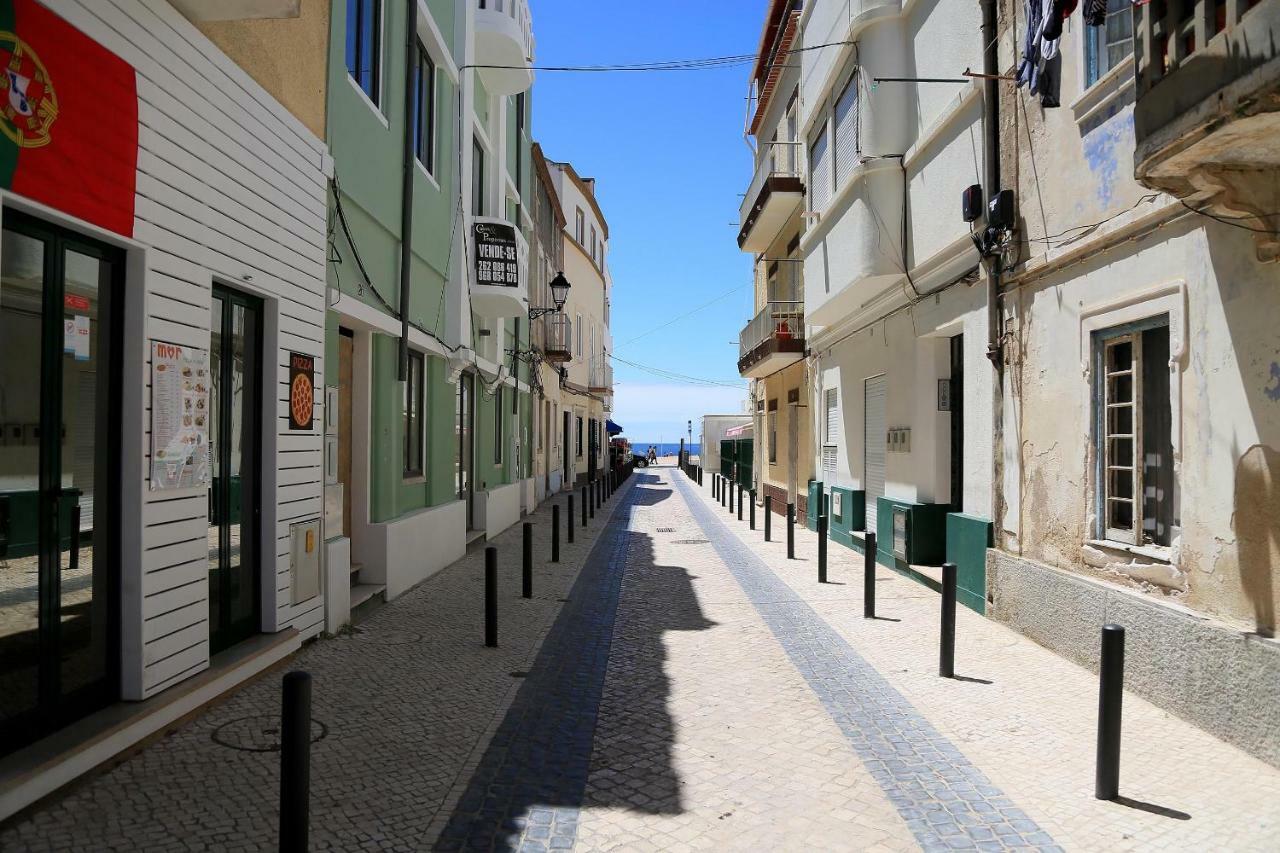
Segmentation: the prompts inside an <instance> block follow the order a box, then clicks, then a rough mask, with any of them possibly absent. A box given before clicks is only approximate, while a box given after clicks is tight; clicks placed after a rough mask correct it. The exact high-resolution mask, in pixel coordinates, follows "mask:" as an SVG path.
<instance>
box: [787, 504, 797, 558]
mask: <svg viewBox="0 0 1280 853" xmlns="http://www.w3.org/2000/svg"><path fill="white" fill-rule="evenodd" d="M795 558H796V505H795V504H793V503H791V502H790V501H788V502H787V559H788V560H794V559H795Z"/></svg>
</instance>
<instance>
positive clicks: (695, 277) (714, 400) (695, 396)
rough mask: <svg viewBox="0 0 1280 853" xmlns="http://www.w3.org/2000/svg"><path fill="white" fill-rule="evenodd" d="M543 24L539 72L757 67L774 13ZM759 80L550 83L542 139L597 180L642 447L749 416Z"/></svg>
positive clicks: (634, 9) (630, 10) (613, 11)
mask: <svg viewBox="0 0 1280 853" xmlns="http://www.w3.org/2000/svg"><path fill="white" fill-rule="evenodd" d="M530 10H531V13H532V16H533V31H534V38H535V39H536V41H537V47H536V51H537V55H536V57H535V64H536V65H606V64H617V63H635V62H650V61H658V60H668V59H688V58H703V57H711V56H728V55H736V54H754V52H755V51H756V48H757V47H758V45H759V40H760V31H761V27H762V26H763V23H764V12H765V0H703V2H699V3H690V2H688V0H681V2H674V0H640V1H639V2H636V0H632V2H605V3H601V2H599V0H530ZM750 73H751V66H750V64H743V65H731V66H728V67H724V68H715V69H712V70H702V71H673V72H662V73H653V72H617V73H583V72H552V71H537V72H536V76H535V79H534V88H533V97H532V103H533V115H532V128H533V135H534V138H535V139H536V140H537V141H539V142H541V143H542V147H543V150H544V151H545V152H546V155H547V157H549V158H551V159H554V160H568V161H569V162H571V163H573V165H574V168H575V169H577V171H578V173H579V174H580V175H583V176H587V177H594V178H596V194H597V199H598V200H599V202H600V207H601V209H602V210H603V212H604V215H605V218H606V219H607V220H608V222H609V266H610V272H611V274H612V276H613V302H612V312H611V316H610V323H611V326H612V332H613V342H614V354H615V359H614V363H613V365H614V368H613V380H614V409H613V420H614V421H616V422H617V423H619V424H621V425H622V427H623V428H624V430H625V433H624V434H625V435H626V436H627V437H628V438H630V439H631V440H632V441H633V442H635V443H637V444H649V443H653V442H657V441H659V440H662V441H678V440H679V439H680V438H681V437H683V436H685V435H686V424H687V422H688V421H689V420H691V419H692V420H693V421H694V440H695V441H696V440H697V438H698V423H699V419H700V418H701V416H702V415H703V414H708V413H720V412H738V411H742V410H743V402H744V400H745V399H746V396H747V383H746V381H745V380H742V379H741V378H740V377H739V376H738V369H737V359H738V332H739V331H740V330H741V329H742V327H743V326H744V325H746V323H747V321H748V320H749V319H750V318H751V313H752V312H751V307H752V302H753V300H752V287H751V283H752V279H751V275H752V271H751V256H750V255H749V254H748V253H746V252H743V251H740V250H739V249H738V245H737V235H738V205H739V203H740V202H741V200H742V194H743V193H744V192H745V191H746V189H747V185H748V184H749V183H750V182H751V177H752V168H753V163H752V154H751V150H750V149H749V148H748V146H747V143H746V141H745V140H744V138H743V125H744V122H745V110H746V100H745V99H746V96H747V84H748V78H749V75H750ZM725 294H728V295H725ZM722 296H723V298H720V299H718V301H716V302H714V303H713V304H712V305H710V306H708V307H706V308H704V309H702V310H700V311H697V312H696V313H694V314H692V315H691V316H689V317H687V318H683V319H675V318H677V317H679V316H680V315H682V314H685V313H686V312H689V311H690V310H692V309H695V308H697V307H699V306H701V305H703V304H705V303H707V302H711V300H713V299H717V297H722ZM671 320H675V322H672V323H670V325H666V326H665V327H664V328H659V327H662V326H664V324H666V323H668V321H671ZM622 359H625V361H626V362H632V363H633V364H635V365H644V366H645V368H656V369H657V370H659V371H665V372H667V373H668V374H669V373H677V374H681V375H683V376H689V377H696V378H698V379H703V380H708V379H709V380H714V381H715V382H717V383H725V384H714V385H709V384H703V383H690V382H687V381H683V380H673V379H672V378H670V377H669V376H665V377H660V376H657V375H654V373H652V372H651V371H650V370H646V369H642V368H639V367H634V366H632V365H631V364H626V363H624V362H623V361H622Z"/></svg>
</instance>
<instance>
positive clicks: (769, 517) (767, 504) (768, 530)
mask: <svg viewBox="0 0 1280 853" xmlns="http://www.w3.org/2000/svg"><path fill="white" fill-rule="evenodd" d="M772 532H773V495H765V496H764V541H766V542H768V541H769V537H770V534H772Z"/></svg>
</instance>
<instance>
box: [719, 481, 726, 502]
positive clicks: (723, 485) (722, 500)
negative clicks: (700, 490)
mask: <svg viewBox="0 0 1280 853" xmlns="http://www.w3.org/2000/svg"><path fill="white" fill-rule="evenodd" d="M726 482H727V481H726V480H725V478H724V477H721V478H720V506H724V505H725V504H726V503H727V501H726V500H725V496H724V492H725V489H726V486H725V483H726Z"/></svg>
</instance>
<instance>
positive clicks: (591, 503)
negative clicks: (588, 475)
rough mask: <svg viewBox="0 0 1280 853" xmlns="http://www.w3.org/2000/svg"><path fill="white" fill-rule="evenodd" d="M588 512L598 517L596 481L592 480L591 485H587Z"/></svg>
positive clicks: (593, 516)
mask: <svg viewBox="0 0 1280 853" xmlns="http://www.w3.org/2000/svg"><path fill="white" fill-rule="evenodd" d="M587 512H588V513H589V514H590V515H591V517H592V518H595V517H596V481H595V480H592V481H591V485H589V486H587Z"/></svg>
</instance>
